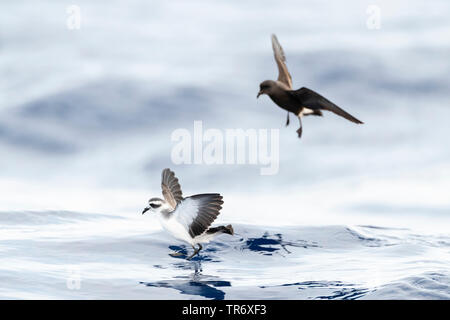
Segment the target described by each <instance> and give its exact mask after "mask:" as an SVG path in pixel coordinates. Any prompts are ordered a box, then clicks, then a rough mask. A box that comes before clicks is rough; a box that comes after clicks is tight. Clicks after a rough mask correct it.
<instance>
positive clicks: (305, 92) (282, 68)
mask: <svg viewBox="0 0 450 320" xmlns="http://www.w3.org/2000/svg"><path fill="white" fill-rule="evenodd" d="M272 48H273V53H274V56H275V61H276V63H277V66H278V80H277V81H273V80H265V81H263V82H261V84H260V85H259V89H260V90H259V92H258V95H257V96H256V98H259V96H260V95H262V94H267V95H268V96H269V97H270V99H272V101H273V102H275V104H277V105H278V106H279V107H281V108H282V109H284V110H287V112H288V113H287V119H286V126H288V125H289V112H292V113H293V114H294V115H295V116H297V117H298V120H299V123H300V128H298V130H297V134H298V137H299V138H301V136H302V131H303V129H302V127H303V126H302V117H303V116H309V115H314V116H323V114H322V110H326V111H331V112H333V113H335V114H337V115H339V116H341V117H343V118H345V119H347V120H349V121H351V122H354V123H357V124H362V123H363V122H362V121H360V120H358V119H356V118H355V117H354V116H352V115H351V114H349V113H348V112H346V111H344V110H343V109H341V108H340V107H338V106H337V105H335V104H334V103H333V102H331V101H330V100H328V99H326V98H325V97H323V96H321V95H320V94H318V93H317V92H314V91H313V90H311V89H308V88H305V87H302V88H300V89H298V90H292V77H291V75H290V74H289V71H288V69H287V66H286V56H285V54H284V51H283V48H282V47H281V45H280V43H279V42H278V39H277V37H276V35H274V34H273V35H272Z"/></svg>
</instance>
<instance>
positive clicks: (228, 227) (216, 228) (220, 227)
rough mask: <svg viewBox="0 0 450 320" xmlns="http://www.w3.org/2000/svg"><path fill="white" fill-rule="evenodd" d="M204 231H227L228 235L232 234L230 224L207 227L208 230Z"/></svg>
mask: <svg viewBox="0 0 450 320" xmlns="http://www.w3.org/2000/svg"><path fill="white" fill-rule="evenodd" d="M206 233H209V234H211V233H227V234H229V235H234V230H233V227H232V226H231V224H229V225H227V226H218V227H214V228H209V229H208V231H206Z"/></svg>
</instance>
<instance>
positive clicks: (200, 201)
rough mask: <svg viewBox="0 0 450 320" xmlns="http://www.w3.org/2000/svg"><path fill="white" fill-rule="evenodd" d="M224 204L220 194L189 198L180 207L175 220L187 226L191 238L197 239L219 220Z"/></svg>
mask: <svg viewBox="0 0 450 320" xmlns="http://www.w3.org/2000/svg"><path fill="white" fill-rule="evenodd" d="M222 204H223V201H222V196H221V195H220V194H218V193H211V194H198V195H195V196H192V197H187V198H186V199H184V200H183V201H182V202H181V203H180V204H179V205H178V207H177V210H176V211H175V213H174V214H175V218H176V219H177V220H178V221H179V222H180V223H182V224H183V225H185V226H186V228H187V229H188V231H189V234H190V236H191V237H196V236H198V235H200V234H202V233H203V232H205V231H206V230H207V229H208V228H209V226H210V225H211V223H212V222H213V221H214V220H215V219H216V218H217V216H218V215H219V214H220V209H222Z"/></svg>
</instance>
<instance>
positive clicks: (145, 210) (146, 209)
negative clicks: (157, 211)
mask: <svg viewBox="0 0 450 320" xmlns="http://www.w3.org/2000/svg"><path fill="white" fill-rule="evenodd" d="M148 210H150V208H149V207H147V208H145V209H144V211H142V214H144V213H146V212H147V211H148Z"/></svg>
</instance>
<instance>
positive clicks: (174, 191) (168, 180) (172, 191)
mask: <svg viewBox="0 0 450 320" xmlns="http://www.w3.org/2000/svg"><path fill="white" fill-rule="evenodd" d="M161 189H162V194H163V196H164V199H165V200H166V201H167V202H168V203H169V205H170V206H171V207H172V209H175V208H176V206H177V205H178V204H179V203H180V202H181V200H183V194H182V192H181V186H180V184H179V183H178V179H177V177H175V173H174V172H173V171H171V170H170V169H164V170H163V172H162V174H161Z"/></svg>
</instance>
